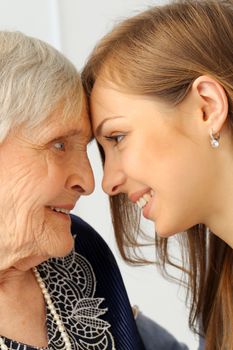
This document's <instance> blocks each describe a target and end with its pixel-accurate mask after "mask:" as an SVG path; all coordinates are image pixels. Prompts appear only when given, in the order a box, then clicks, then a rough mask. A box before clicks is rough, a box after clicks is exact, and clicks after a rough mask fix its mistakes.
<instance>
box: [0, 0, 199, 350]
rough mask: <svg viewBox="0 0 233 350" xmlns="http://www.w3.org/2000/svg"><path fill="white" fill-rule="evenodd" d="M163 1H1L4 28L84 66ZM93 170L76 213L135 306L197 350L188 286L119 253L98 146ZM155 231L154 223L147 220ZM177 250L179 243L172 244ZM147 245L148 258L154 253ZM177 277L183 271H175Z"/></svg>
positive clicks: (0, 18)
mask: <svg viewBox="0 0 233 350" xmlns="http://www.w3.org/2000/svg"><path fill="white" fill-rule="evenodd" d="M162 3H165V1H162V0H161V1H152V0H150V1H149V0H98V1H94V0H20V1H19V0H0V29H1V30H20V31H22V32H24V33H25V34H27V35H31V36H34V37H37V38H40V39H42V40H44V41H46V42H48V43H50V44H52V45H53V46H55V47H56V48H57V49H58V50H59V51H61V52H63V53H64V54H65V55H66V56H67V57H68V58H69V59H70V60H71V61H72V62H73V63H74V64H75V66H76V67H77V68H78V69H79V70H80V69H81V68H82V67H83V65H84V63H85V60H86V59H87V57H88V55H89V53H90V52H91V50H92V48H93V47H94V45H95V43H96V42H97V41H98V40H99V39H100V38H101V37H102V36H103V35H104V34H105V33H106V32H107V31H108V30H110V29H111V28H112V26H113V25H114V24H115V23H117V22H118V21H119V20H121V19H123V18H125V17H127V16H131V15H134V14H136V13H138V12H139V11H141V10H144V9H146V8H148V7H149V6H152V5H156V4H162ZM88 153H89V157H90V161H91V164H92V166H93V169H94V174H95V180H96V189H95V192H94V194H93V195H91V196H90V197H87V198H83V199H81V200H80V202H78V204H77V206H76V207H75V210H74V213H75V214H77V215H79V216H81V217H82V218H83V219H84V220H86V221H87V222H88V223H89V224H91V225H92V226H93V227H94V228H95V229H96V230H97V231H98V232H99V233H100V234H101V235H102V237H103V238H104V239H105V240H106V242H107V243H108V245H109V246H110V248H111V249H112V251H113V253H114V255H115V257H116V259H117V261H118V264H119V267H120V270H121V273H122V276H123V279H124V282H125V285H126V288H127V291H128V295H129V298H130V301H131V303H132V304H136V305H138V306H139V308H140V309H141V310H142V311H143V312H144V313H145V314H147V315H148V316H149V317H151V318H152V319H154V320H156V321H157V322H158V323H160V324H161V325H162V326H163V327H165V328H166V329H167V330H169V331H170V332H171V333H172V334H174V335H175V337H176V338H177V339H179V340H180V341H182V342H184V343H186V344H187V345H188V346H189V349H190V350H195V349H197V344H198V342H197V339H196V338H195V337H194V335H193V334H192V333H191V332H190V331H189V329H188V310H187V309H186V307H185V304H184V301H185V297H184V290H183V289H182V288H179V287H178V286H177V285H176V284H175V283H172V282H169V281H166V280H165V279H164V278H163V277H162V276H161V275H160V274H159V273H158V272H157V270H156V268H155V266H145V267H132V266H128V265H126V264H125V263H124V262H123V261H122V259H121V258H120V255H119V253H118V251H117V247H116V244H115V239H114V234H113V230H112V225H111V220H110V213H109V206H108V198H107V196H106V195H105V194H104V193H103V192H102V190H101V179H102V169H101V163H100V159H99V154H98V151H97V149H96V145H95V143H94V142H93V143H92V144H91V145H90V147H89V149H88ZM143 224H144V228H145V229H146V230H147V231H148V232H151V233H152V234H153V225H152V224H150V223H146V222H144V223H143ZM173 250H174V252H176V247H175V245H174V247H173ZM153 255H154V250H153V249H147V250H146V251H145V257H153ZM176 276H177V277H178V276H179V274H178V273H177V272H176Z"/></svg>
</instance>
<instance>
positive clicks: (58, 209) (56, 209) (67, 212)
mask: <svg viewBox="0 0 233 350" xmlns="http://www.w3.org/2000/svg"><path fill="white" fill-rule="evenodd" d="M50 208H51V209H52V210H55V211H56V212H58V213H63V214H66V215H69V213H70V210H69V209H63V208H55V207H50Z"/></svg>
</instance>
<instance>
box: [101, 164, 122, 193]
mask: <svg viewBox="0 0 233 350" xmlns="http://www.w3.org/2000/svg"><path fill="white" fill-rule="evenodd" d="M124 183H125V175H124V173H123V171H121V170H120V168H118V167H117V164H116V163H115V165H113V164H112V166H110V165H107V164H106V163H105V166H104V176H103V180H102V188H103V190H104V192H106V193H107V194H108V195H110V196H114V195H116V194H118V193H121V192H122V186H123V185H124Z"/></svg>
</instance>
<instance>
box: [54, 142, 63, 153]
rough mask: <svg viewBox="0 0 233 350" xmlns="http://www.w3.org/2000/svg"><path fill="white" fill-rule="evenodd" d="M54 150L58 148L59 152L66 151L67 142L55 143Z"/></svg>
mask: <svg viewBox="0 0 233 350" xmlns="http://www.w3.org/2000/svg"><path fill="white" fill-rule="evenodd" d="M53 147H54V148H56V150H58V151H62V152H64V151H65V142H55V143H54V145H53Z"/></svg>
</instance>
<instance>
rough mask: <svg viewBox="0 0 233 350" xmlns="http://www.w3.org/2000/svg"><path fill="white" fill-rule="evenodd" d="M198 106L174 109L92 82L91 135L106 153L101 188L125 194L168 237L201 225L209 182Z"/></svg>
mask: <svg viewBox="0 0 233 350" xmlns="http://www.w3.org/2000/svg"><path fill="white" fill-rule="evenodd" d="M196 102H197V101H195V100H194V101H191V102H190V101H189V99H188V97H187V101H184V102H183V103H182V104H180V105H179V106H177V107H171V106H170V105H168V104H165V103H162V102H161V101H156V100H155V99H153V98H150V97H146V96H137V95H133V94H126V93H122V92H120V88H119V87H116V86H115V87H114V86H111V85H110V83H109V84H107V83H106V82H105V83H104V82H103V81H101V80H97V81H96V83H95V85H94V88H93V91H92V95H91V113H92V125H93V131H94V134H95V136H96V138H97V141H98V142H99V143H100V145H101V146H102V148H103V150H104V153H105V164H104V178H103V189H104V191H106V192H107V193H108V194H109V195H116V194H118V193H121V192H122V193H126V194H127V195H128V197H129V199H130V200H132V201H133V202H137V203H138V204H139V206H140V207H142V211H143V215H144V216H145V217H146V218H148V219H150V220H152V221H154V222H155V225H156V230H157V232H158V234H160V235H162V236H169V235H171V234H174V233H177V232H181V231H183V230H186V229H187V228H189V227H191V226H193V225H195V224H197V223H201V222H204V220H205V215H208V210H211V203H208V197H209V196H208V195H209V194H210V191H211V188H213V187H212V186H213V183H212V181H211V179H210V174H211V167H212V164H213V159H212V158H211V157H212V156H210V154H209V153H210V152H209V150H210V146H209V140H208V135H206V133H204V131H202V129H201V127H200V123H201V122H199V120H202V116H201V111H200V110H199V108H198V104H197V103H196Z"/></svg>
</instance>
